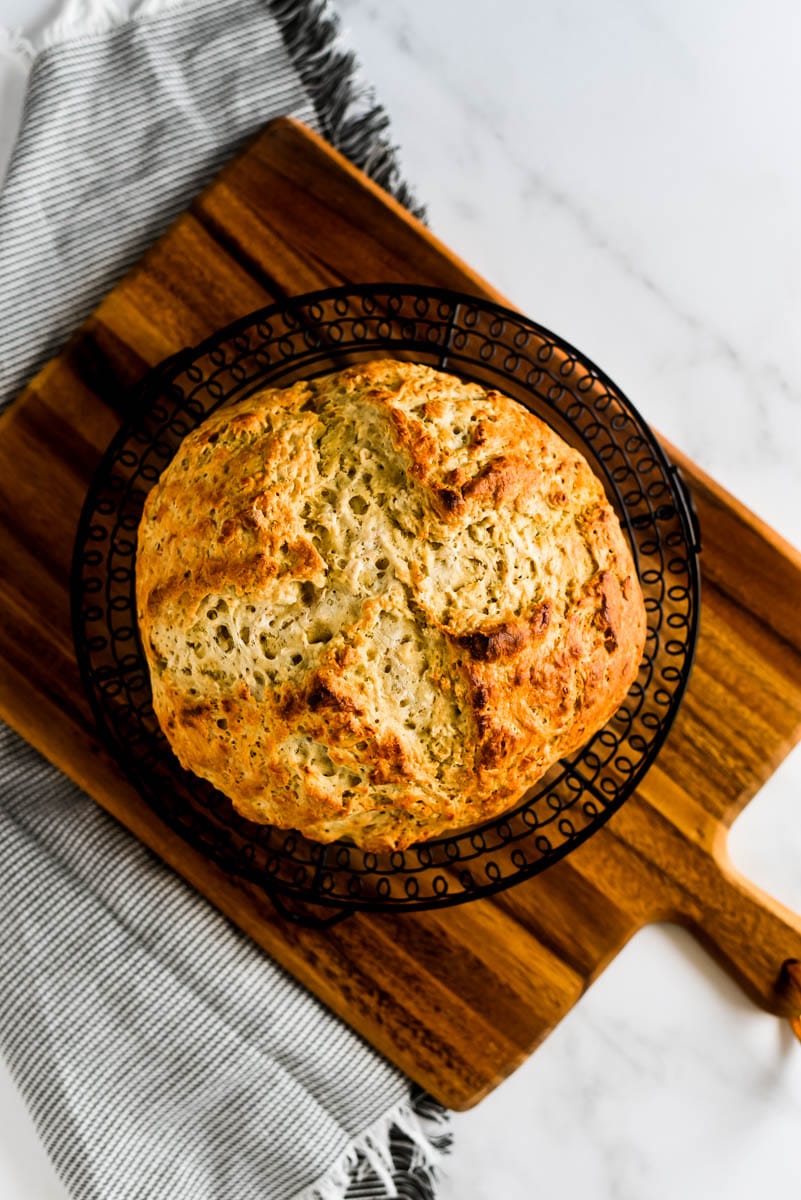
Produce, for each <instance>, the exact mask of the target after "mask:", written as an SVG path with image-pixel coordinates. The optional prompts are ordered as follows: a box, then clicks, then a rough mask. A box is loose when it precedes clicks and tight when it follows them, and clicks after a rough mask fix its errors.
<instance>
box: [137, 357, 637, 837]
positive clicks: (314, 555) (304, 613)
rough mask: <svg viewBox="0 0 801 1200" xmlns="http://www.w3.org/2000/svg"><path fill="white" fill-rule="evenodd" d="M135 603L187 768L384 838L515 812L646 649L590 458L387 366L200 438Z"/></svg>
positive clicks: (457, 391) (164, 491)
mask: <svg viewBox="0 0 801 1200" xmlns="http://www.w3.org/2000/svg"><path fill="white" fill-rule="evenodd" d="M137 604H138V610H139V622H140V629H141V634H142V642H143V646H144V648H145V653H146V656H147V659H148V663H149V666H150V671H151V678H152V683H153V702H154V708H155V711H156V714H157V716H158V719H159V721H160V723H161V725H162V727H163V729H164V731H165V733H166V735H167V737H168V739H169V741H170V743H171V745H172V746H173V749H174V750H175V753H176V755H177V756H178V758H179V759H180V761H181V762H182V763H183V765H184V766H186V767H188V768H190V769H192V770H194V771H195V772H196V773H197V774H199V775H201V776H204V777H205V778H207V779H209V780H210V781H211V782H212V783H213V784H214V785H215V786H216V787H218V788H219V789H220V790H221V791H223V792H225V793H226V794H227V795H228V796H230V797H231V799H232V800H233V802H234V804H235V806H236V808H237V809H238V810H239V812H241V813H242V814H243V815H244V816H246V817H249V818H250V819H251V820H255V821H263V822H270V823H272V824H275V825H278V826H280V827H281V828H294V829H299V830H301V831H302V832H304V833H306V834H307V835H308V836H310V837H312V838H315V839H317V840H320V841H331V840H333V839H335V838H339V837H344V838H350V839H351V840H353V841H354V842H356V843H357V844H358V845H360V846H363V847H365V848H367V849H374V850H382V849H387V848H395V847H404V846H407V845H409V844H411V843H412V842H416V841H422V840H425V839H428V838H431V837H435V836H438V835H440V834H442V833H443V832H445V831H447V830H449V829H452V828H454V827H458V826H469V825H473V824H475V823H476V822H478V821H481V820H484V819H487V818H489V817H491V816H493V815H495V814H497V813H500V812H504V811H506V810H507V809H509V808H511V807H513V806H514V805H515V804H516V803H517V801H518V799H519V798H520V796H521V795H522V794H523V793H524V792H525V791H526V790H527V788H528V787H530V786H531V784H532V783H534V782H535V781H536V779H538V778H539V777H540V776H541V775H542V774H543V773H544V772H545V771H546V770H547V769H548V767H550V766H551V765H552V764H553V763H554V762H555V761H556V760H557V759H558V758H561V757H563V756H565V755H566V754H569V753H572V752H573V751H574V750H575V749H577V748H578V747H579V746H580V745H581V744H582V742H584V741H585V740H586V739H587V738H588V737H589V736H591V734H592V733H594V732H595V731H596V730H597V729H599V728H600V727H601V726H602V725H603V724H604V723H605V722H606V721H607V720H608V719H609V717H610V716H611V715H612V714H613V713H614V711H615V710H616V709H617V707H618V706H619V704H620V703H621V701H622V699H623V697H624V696H625V694H626V692H627V691H628V688H629V686H630V685H631V683H632V681H633V679H634V677H635V675H636V673H637V670H638V667H639V663H640V659H641V657H642V651H643V645H644V639H645V613H644V606H643V600H642V594H641V591H640V587H639V584H638V581H637V578H636V573H635V570H634V566H633V563H632V559H631V554H630V552H629V549H628V545H627V543H626V541H625V539H624V537H623V534H622V532H621V530H620V525H619V523H618V520H617V518H616V516H615V515H614V512H613V511H612V509H611V507H610V505H609V504H608V501H607V500H606V497H605V495H604V492H603V488H602V486H601V484H600V482H599V481H598V480H597V479H596V477H595V476H594V475H593V473H592V472H591V470H590V468H589V466H588V465H587V463H586V462H585V460H584V459H583V458H582V457H581V455H580V454H578V452H577V451H575V450H573V449H572V448H571V447H569V446H568V445H567V444H566V443H565V442H563V441H562V440H561V439H560V438H559V437H557V436H556V434H555V433H554V432H553V431H552V430H551V429H550V428H549V427H548V426H546V425H545V424H544V423H543V422H541V421H540V420H538V419H537V418H536V417H534V416H533V415H532V414H531V413H529V412H528V411H527V410H526V409H524V408H523V407H522V406H520V405H518V404H516V403H515V402H514V401H512V400H510V399H509V398H508V397H506V396H503V395H501V394H500V393H498V392H491V391H485V390H484V389H483V388H482V387H480V386H479V385H478V384H466V383H463V382H462V381H460V380H458V379H456V378H454V377H453V376H449V375H444V374H442V373H439V372H436V371H433V370H431V369H430V368H427V367H422V366H417V365H413V364H409V363H396V362H391V361H380V362H373V363H368V364H364V365H361V366H358V367H352V368H349V369H348V370H346V371H343V372H341V373H339V374H337V375H332V376H328V377H327V378H324V379H318V380H316V381H314V382H312V383H298V384H295V385H294V386H293V387H291V388H288V389H285V390H275V389H271V390H267V391H264V392H261V393H259V394H258V395H255V396H251V397H249V398H248V399H247V400H244V401H241V402H239V403H237V404H235V405H233V406H231V407H228V408H224V409H222V410H220V411H218V412H217V413H215V414H214V415H213V416H211V417H210V418H209V419H208V420H207V421H206V422H205V423H204V424H203V425H202V426H201V427H200V428H199V429H198V430H196V431H195V432H193V433H191V434H190V435H189V436H188V437H187V438H186V439H185V440H184V443H183V444H182V446H181V448H180V450H179V452H178V454H177V455H176V457H175V459H174V460H173V462H172V463H170V465H169V466H168V467H167V469H166V470H165V472H164V474H163V475H162V477H161V479H160V480H159V482H158V484H157V485H156V487H155V488H154V489H153V490H152V492H151V493H150V495H149V497H148V500H147V503H146V505H145V511H144V514H143V518H142V523H141V526H140V530H139V545H138V556H137Z"/></svg>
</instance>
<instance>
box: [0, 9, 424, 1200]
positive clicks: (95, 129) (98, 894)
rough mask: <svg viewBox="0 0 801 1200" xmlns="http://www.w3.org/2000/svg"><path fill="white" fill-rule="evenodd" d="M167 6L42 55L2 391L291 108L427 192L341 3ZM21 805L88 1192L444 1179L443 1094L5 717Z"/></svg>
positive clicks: (21, 959)
mask: <svg viewBox="0 0 801 1200" xmlns="http://www.w3.org/2000/svg"><path fill="white" fill-rule="evenodd" d="M146 8H147V9H148V10H149V11H150V15H148V16H144V15H140V17H139V18H138V19H137V20H136V21H134V22H129V23H125V24H122V25H119V26H118V27H115V28H110V29H108V30H107V31H105V32H103V33H95V34H92V35H91V36H85V37H82V38H78V39H76V40H72V41H69V42H67V43H65V44H62V45H56V46H53V47H51V48H49V49H47V50H45V51H43V52H41V53H40V54H39V55H38V56H36V57H35V59H34V61H33V64H32V69H31V75H30V82H29V90H28V93H27V99H26V106H25V112H24V119H23V124H22V128H21V132H20V136H19V139H18V142H17V146H16V150H15V153H14V156H13V158H12V161H11V164H10V167H9V171H8V174H7V178H6V182H5V186H4V189H3V191H2V193H0V403H3V402H8V401H9V400H11V399H12V398H13V396H14V395H15V394H16V393H17V392H18V391H19V389H20V388H21V387H22V386H23V385H24V383H25V382H26V381H27V379H29V378H30V377H31V375H32V374H33V373H34V372H35V371H36V369H37V368H38V367H39V366H40V365H41V364H42V363H43V362H44V361H45V360H46V359H47V358H48V357H49V356H50V355H51V354H53V353H54V352H56V351H57V350H58V349H59V347H60V346H61V345H62V344H63V342H64V340H65V339H66V338H67V337H68V336H69V334H70V333H71V332H72V330H73V329H74V328H75V327H76V325H77V324H78V323H79V322H80V320H81V319H82V318H83V317H84V316H85V315H86V314H87V312H89V311H90V310H91V308H92V307H93V306H94V305H95V304H96V302H97V301H98V300H99V298H100V297H101V296H102V295H103V294H104V293H105V292H106V291H107V290H108V289H109V288H110V287H111V286H112V285H113V284H114V282H115V281H116V280H117V279H118V278H119V277H120V276H121V275H122V274H123V273H124V271H125V270H126V269H127V268H128V267H129V266H130V265H131V263H132V262H134V261H135V260H136V259H137V258H138V256H139V255H140V254H141V253H142V251H143V250H144V249H145V247H146V246H147V245H148V244H149V243H150V242H151V241H152V240H153V239H154V238H155V237H156V236H158V234H159V233H160V232H161V231H162V230H163V229H164V228H165V227H166V225H167V224H168V223H169V221H170V220H171V219H172V218H173V217H174V216H175V214H176V213H177V212H178V211H180V210H181V209H182V208H183V207H184V206H185V205H186V203H187V202H188V201H189V199H190V198H191V197H192V196H193V195H194V194H195V193H196V192H197V191H198V190H199V189H200V188H201V187H202V186H203V184H204V183H205V182H206V181H207V180H208V179H209V178H210V177H211V175H213V173H214V172H215V171H216V170H217V169H218V167H219V166H220V165H221V164H222V163H223V162H224V161H225V160H226V159H227V158H228V157H230V155H231V154H232V153H233V152H234V151H235V150H236V148H237V147H238V146H239V145H241V144H242V142H243V141H244V140H246V139H247V138H248V137H249V136H250V135H251V134H252V133H254V132H255V131H256V129H258V128H259V127H260V126H261V125H263V124H264V122H265V121H266V120H268V119H269V118H270V117H272V116H276V115H279V114H282V113H289V114H292V115H294V116H296V117H299V118H301V119H303V120H305V121H307V122H308V123H309V124H311V125H312V126H314V127H316V128H318V129H319V130H321V131H322V132H324V133H326V134H327V135H328V136H330V137H331V138H332V139H333V140H334V141H335V142H338V143H339V145H340V147H341V148H342V149H343V150H345V152H348V153H350V154H351V156H353V157H354V159H355V160H356V161H357V162H358V163H359V165H362V166H365V167H366V168H367V169H368V170H370V171H371V172H372V173H373V174H374V175H375V176H376V177H377V178H379V180H380V181H381V182H383V183H384V184H385V185H389V186H391V187H392V188H393V189H394V190H395V192H396V194H398V195H399V197H400V198H401V199H403V200H404V201H405V202H409V201H410V197H409V194H408V192H406V190H405V188H404V186H403V184H402V182H401V180H400V178H399V175H398V170H397V164H396V162H395V159H394V155H393V152H392V150H391V148H390V146H389V144H388V142H387V121H386V117H385V115H384V113H383V112H382V110H381V109H380V107H379V106H378V105H377V104H376V103H375V101H374V99H373V98H372V97H371V95H370V94H369V92H365V91H363V90H361V89H360V87H359V86H358V85H357V84H356V83H355V82H354V63H353V60H352V58H351V57H350V56H348V55H347V54H343V53H342V52H341V51H339V50H338V48H337V47H336V46H335V44H334V43H333V40H332V39H333V34H334V32H335V29H334V26H333V23H332V18H331V15H330V10H328V8H327V6H326V5H325V4H323V3H322V2H321V0H308V2H306V3H297V2H295V3H289V2H288V0H275V3H274V4H272V5H269V4H267V3H266V0H194V2H190V0H184V2H183V3H180V4H177V5H176V4H175V3H174V2H173V3H171V2H170V0H166V3H165V2H164V0H162V8H163V11H159V10H158V6H157V5H154V3H153V0H150V2H149V3H148V4H147V5H146ZM143 11H144V10H143ZM0 798H1V799H0V955H1V956H2V957H1V958H0V1046H2V1049H3V1051H4V1053H5V1055H6V1057H7V1060H8V1062H9V1065H10V1067H11V1069H12V1072H13V1073H14V1075H15V1077H16V1079H17V1081H18V1083H19V1086H20V1088H21V1090H22V1092H23V1094H24V1095H25V1097H26V1099H27V1102H28V1104H29V1105H30V1107H31V1110H32V1112H33V1116H34V1119H35V1121H36V1123H37V1126H38V1128H39V1130H40V1132H41V1135H42V1138H43V1139H44V1141H45V1144H46V1146H47V1148H48V1151H49V1153H50V1155H51V1157H52V1158H53V1161H54V1163H55V1165H56V1168H57V1170H58V1172H59V1174H60V1176H61V1178H62V1179H63V1180H64V1182H65V1184H66V1186H67V1189H68V1191H69V1192H70V1194H71V1195H72V1196H73V1197H75V1198H76V1200H78V1198H80V1200H129V1198H130V1200H134V1198H137V1200H140V1198H146V1200H158V1198H160V1197H165V1198H166V1197H169V1198H170V1200H188V1198H190V1197H191V1198H192V1200H233V1198H234V1197H236V1198H237V1200H240V1198H242V1197H248V1198H249V1197H254V1198H255V1197H269V1198H270V1200H281V1198H283V1197H294V1196H299V1195H304V1196H309V1197H311V1196H312V1195H314V1196H320V1197H322V1198H323V1200H329V1197H331V1198H336V1197H341V1196H342V1195H343V1194H344V1193H345V1192H346V1191H347V1190H348V1188H350V1191H348V1194H349V1195H350V1196H352V1197H356V1196H358V1197H361V1198H363V1200H367V1198H373V1197H383V1196H388V1195H391V1194H393V1188H395V1187H397V1188H398V1189H399V1192H400V1194H404V1195H410V1196H412V1195H419V1196H426V1195H429V1196H430V1195H431V1194H432V1190H431V1188H432V1184H431V1173H430V1170H429V1169H428V1168H427V1167H426V1166H425V1161H426V1159H429V1160H430V1158H431V1154H429V1148H430V1145H431V1141H430V1139H429V1137H428V1135H427V1132H426V1128H425V1126H426V1121H425V1118H426V1117H429V1116H430V1117H433V1119H434V1122H435V1123H436V1121H437V1119H438V1117H439V1113H438V1111H437V1109H436V1107H434V1108H432V1107H431V1106H430V1102H427V1100H426V1098H424V1097H418V1098H417V1100H416V1101H415V1104H414V1105H413V1104H412V1103H410V1100H409V1088H408V1083H407V1081H406V1080H404V1078H403V1077H402V1076H401V1075H400V1074H399V1073H398V1072H396V1071H395V1070H394V1069H393V1068H391V1067H390V1066H389V1065H388V1064H387V1063H385V1062H384V1061H383V1060H382V1059H381V1058H379V1056H377V1055H376V1054H375V1053H374V1052H373V1051H372V1050H370V1049H369V1047H367V1046H366V1045H365V1044H364V1043H363V1042H362V1041H361V1040H360V1039H359V1038H357V1037H356V1036H355V1035H354V1034H353V1033H352V1032H351V1031H350V1030H349V1029H347V1028H346V1027H345V1026H344V1025H343V1024H341V1023H340V1022H339V1021H338V1020H337V1019H336V1018H334V1017H333V1016H332V1015H330V1014H329V1013H328V1012H327V1011H326V1010H325V1009H324V1008H323V1007H322V1006H321V1005H320V1004H319V1003H318V1002H317V1001H316V1000H314V999H313V998H312V997H311V996H309V995H308V994H307V993H306V992H305V991H304V990H303V989H302V988H300V987H299V986H298V985H297V984H296V983H295V982H294V981H293V980H291V979H290V978H289V977H288V976H287V975H286V974H285V973H284V972H283V971H282V970H281V969H280V968H278V967H277V966H276V965H275V964H274V963H272V962H271V961H270V960H269V959H268V958H267V957H266V956H265V955H264V954H262V953H261V952H260V951H259V950H258V949H257V948H256V947H255V946H254V945H253V944H252V943H250V942H249V941H248V940H247V939H246V938H245V937H243V936H242V935H241V934H240V933H239V932H238V931H237V930H236V929H234V928H233V927H232V926H231V925H230V924H229V923H228V922H227V921H226V920H225V919H224V918H222V917H221V916H220V915H219V914H218V913H216V912H215V911H214V910H213V909H211V908H210V907H209V905H208V904H207V903H206V902H205V901H204V900H203V899H202V898H200V897H199V896H197V895H196V894H195V893H194V892H192V891H191V890H190V889H189V888H188V887H187V886H186V885H185V884H184V883H183V882H182V881H181V880H180V879H179V878H178V877H177V876H175V875H174V874H173V873H172V872H171V871H169V870H168V869H167V868H166V867H165V866H163V865H162V864H161V863H160V862H159V861H157V860H156V859H155V858H154V857H153V856H152V855H151V854H150V853H149V852H148V851H147V850H145V849H144V848H143V847H142V846H140V845H139V844H138V843H137V842H136V841H135V840H134V839H133V838H132V837H130V835H128V834H127V833H126V832H125V831H124V830H123V829H122V828H121V827H120V826H118V825H117V824H116V823H115V822H114V821H112V820H111V818H109V817H108V816H107V815H106V814H105V813H104V812H102V811H101V810H100V809H99V808H98V807H97V806H96V805H95V804H94V803H93V802H92V801H90V800H89V799H87V797H85V796H84V795H83V794H82V793H81V792H80V791H79V790H78V789H77V788H76V787H74V786H73V785H72V784H71V783H69V781H67V780H66V779H65V778H64V777H63V776H62V775H60V774H59V773H58V772H57V771H55V770H54V769H53V768H52V767H50V766H49V765H48V764H47V763H45V762H44V761H43V760H42V759H40V758H39V756H38V755H37V754H36V753H35V752H34V751H33V750H31V749H30V747H28V746H27V745H26V744H25V743H24V742H23V741H21V739H19V738H18V737H17V736H16V735H15V734H13V733H12V732H11V731H10V730H8V729H7V728H5V727H2V726H0ZM440 1134H441V1130H440ZM433 1140H434V1141H436V1140H437V1138H436V1135H435V1136H434V1139H433ZM440 1140H441V1138H440ZM393 1178H394V1183H393Z"/></svg>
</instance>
